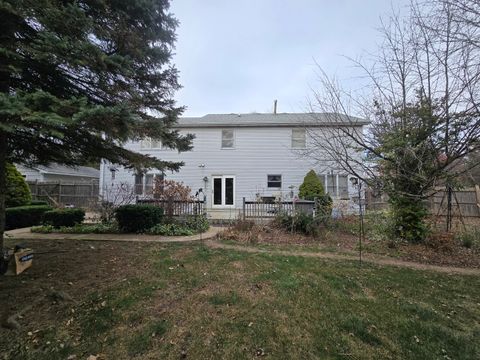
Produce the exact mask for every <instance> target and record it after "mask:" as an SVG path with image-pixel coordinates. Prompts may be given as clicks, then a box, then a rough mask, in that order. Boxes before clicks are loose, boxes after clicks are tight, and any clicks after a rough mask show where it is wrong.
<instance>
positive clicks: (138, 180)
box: [135, 173, 143, 195]
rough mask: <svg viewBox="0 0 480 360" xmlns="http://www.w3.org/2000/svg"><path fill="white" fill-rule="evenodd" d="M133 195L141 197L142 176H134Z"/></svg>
mask: <svg viewBox="0 0 480 360" xmlns="http://www.w3.org/2000/svg"><path fill="white" fill-rule="evenodd" d="M135 195H143V174H142V173H137V174H135Z"/></svg>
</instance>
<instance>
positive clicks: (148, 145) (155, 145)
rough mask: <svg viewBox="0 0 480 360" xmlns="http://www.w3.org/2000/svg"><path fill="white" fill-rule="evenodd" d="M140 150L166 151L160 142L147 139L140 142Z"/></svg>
mask: <svg viewBox="0 0 480 360" xmlns="http://www.w3.org/2000/svg"><path fill="white" fill-rule="evenodd" d="M140 149H165V147H164V146H163V145H162V142H161V141H160V140H154V139H151V138H145V139H143V140H142V141H140Z"/></svg>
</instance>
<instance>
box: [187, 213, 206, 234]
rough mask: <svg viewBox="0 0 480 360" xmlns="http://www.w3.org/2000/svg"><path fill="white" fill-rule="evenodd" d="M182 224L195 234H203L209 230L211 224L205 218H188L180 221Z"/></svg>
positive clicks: (200, 216)
mask: <svg viewBox="0 0 480 360" xmlns="http://www.w3.org/2000/svg"><path fill="white" fill-rule="evenodd" d="M180 224H182V225H184V226H185V227H187V228H189V229H191V230H192V231H193V232H195V233H202V232H205V231H207V230H208V228H209V227H210V223H209V222H208V219H207V218H206V217H205V216H202V215H199V216H188V217H186V218H185V219H183V220H181V221H180Z"/></svg>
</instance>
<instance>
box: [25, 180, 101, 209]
mask: <svg viewBox="0 0 480 360" xmlns="http://www.w3.org/2000/svg"><path fill="white" fill-rule="evenodd" d="M27 184H28V186H29V187H30V192H31V193H32V199H34V200H43V201H47V202H48V203H49V204H52V205H60V206H71V205H73V206H75V207H81V208H90V207H92V206H94V205H95V204H96V203H97V202H98V183H97V182H91V183H63V182H36V181H35V182H32V181H28V182H27Z"/></svg>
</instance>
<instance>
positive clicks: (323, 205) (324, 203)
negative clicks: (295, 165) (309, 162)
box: [298, 170, 333, 221]
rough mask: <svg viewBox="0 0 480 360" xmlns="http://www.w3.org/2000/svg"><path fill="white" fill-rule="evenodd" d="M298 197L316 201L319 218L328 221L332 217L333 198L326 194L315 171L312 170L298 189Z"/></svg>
mask: <svg viewBox="0 0 480 360" xmlns="http://www.w3.org/2000/svg"><path fill="white" fill-rule="evenodd" d="M298 190H299V191H298V196H299V197H300V198H301V199H304V200H310V201H313V200H316V202H317V204H316V210H317V217H319V218H322V219H323V220H325V221H327V220H328V219H330V217H331V215H332V204H333V201H332V198H331V197H330V195H329V194H325V189H324V188H323V185H322V182H321V181H320V179H319V178H318V176H317V174H316V173H315V171H313V170H310V171H309V172H308V173H307V175H305V178H304V179H303V183H302V185H300V187H299V189H298Z"/></svg>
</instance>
